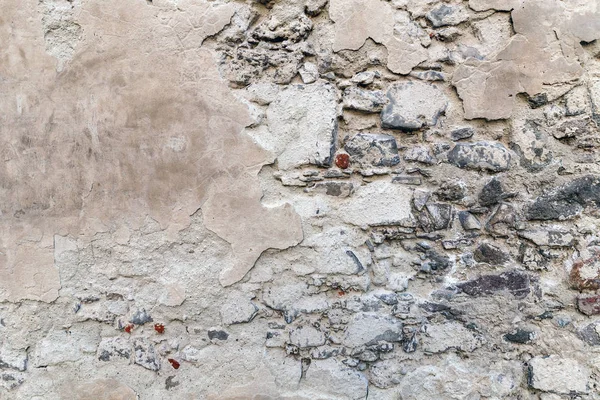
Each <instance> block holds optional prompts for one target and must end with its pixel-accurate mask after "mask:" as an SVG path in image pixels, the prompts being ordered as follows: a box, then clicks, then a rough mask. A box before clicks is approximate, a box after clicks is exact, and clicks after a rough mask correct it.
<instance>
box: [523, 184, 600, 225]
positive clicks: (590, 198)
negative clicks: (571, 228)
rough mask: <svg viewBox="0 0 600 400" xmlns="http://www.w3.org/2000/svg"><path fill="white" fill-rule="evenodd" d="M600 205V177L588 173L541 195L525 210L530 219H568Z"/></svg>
mask: <svg viewBox="0 0 600 400" xmlns="http://www.w3.org/2000/svg"><path fill="white" fill-rule="evenodd" d="M599 205H600V179H599V178H598V177H596V176H592V175H588V176H586V177H583V178H578V179H575V180H573V181H571V182H569V183H566V184H564V185H562V186H559V187H557V188H554V189H552V190H550V191H548V192H546V193H544V194H542V195H541V196H539V197H538V198H537V199H536V200H535V201H534V202H533V204H531V205H530V206H529V207H528V208H527V209H526V211H525V217H526V218H527V219H529V220H552V219H560V220H563V219H568V218H572V217H574V216H576V215H578V214H580V213H581V212H582V211H583V210H584V208H585V207H588V206H593V207H598V206H599Z"/></svg>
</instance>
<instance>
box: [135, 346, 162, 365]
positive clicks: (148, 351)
mask: <svg viewBox="0 0 600 400" xmlns="http://www.w3.org/2000/svg"><path fill="white" fill-rule="evenodd" d="M133 350H134V358H133V361H134V363H136V364H137V365H141V366H142V367H144V368H146V369H149V370H151V371H158V370H159V369H160V357H159V355H158V353H157V351H156V349H155V348H154V345H153V344H152V343H150V342H149V341H148V340H147V339H141V338H140V339H136V340H135V342H134V344H133Z"/></svg>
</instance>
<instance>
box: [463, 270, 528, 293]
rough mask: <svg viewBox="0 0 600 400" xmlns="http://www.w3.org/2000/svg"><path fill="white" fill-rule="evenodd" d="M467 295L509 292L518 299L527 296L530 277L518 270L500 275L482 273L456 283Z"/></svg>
mask: <svg viewBox="0 0 600 400" xmlns="http://www.w3.org/2000/svg"><path fill="white" fill-rule="evenodd" d="M456 287H457V288H458V289H460V290H461V291H462V292H464V293H466V294H468V295H469V296H482V295H492V294H495V293H500V292H505V291H507V292H509V293H510V294H512V295H513V296H515V297H516V298H518V299H522V298H524V297H527V295H528V294H529V292H530V277H529V275H528V274H526V273H523V272H519V271H507V272H503V273H502V274H500V275H483V276H481V277H479V278H476V279H473V280H470V281H467V282H462V283H459V284H457V285H456Z"/></svg>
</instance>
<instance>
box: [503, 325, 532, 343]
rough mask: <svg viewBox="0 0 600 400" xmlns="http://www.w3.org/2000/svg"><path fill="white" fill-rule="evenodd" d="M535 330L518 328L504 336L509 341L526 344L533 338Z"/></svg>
mask: <svg viewBox="0 0 600 400" xmlns="http://www.w3.org/2000/svg"><path fill="white" fill-rule="evenodd" d="M533 336H534V334H533V332H531V331H528V330H525V329H517V330H516V331H514V332H511V333H507V334H505V335H504V336H503V337H504V339H506V340H507V341H509V342H512V343H519V344H526V343H529V342H531V341H532V340H533Z"/></svg>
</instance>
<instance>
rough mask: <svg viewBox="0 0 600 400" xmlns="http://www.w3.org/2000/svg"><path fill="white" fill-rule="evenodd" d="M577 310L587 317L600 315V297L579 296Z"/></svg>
mask: <svg viewBox="0 0 600 400" xmlns="http://www.w3.org/2000/svg"><path fill="white" fill-rule="evenodd" d="M577 309H578V310H579V311H580V312H581V313H583V314H585V315H598V314H600V295H579V296H577Z"/></svg>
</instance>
